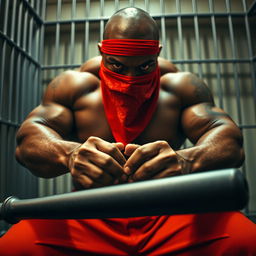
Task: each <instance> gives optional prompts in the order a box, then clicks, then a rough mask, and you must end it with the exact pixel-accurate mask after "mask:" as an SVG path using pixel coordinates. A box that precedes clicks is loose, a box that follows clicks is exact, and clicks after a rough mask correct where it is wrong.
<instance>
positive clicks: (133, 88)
mask: <svg viewBox="0 0 256 256" xmlns="http://www.w3.org/2000/svg"><path fill="white" fill-rule="evenodd" d="M99 75H100V78H101V90H102V98H103V104H104V109H105V114H106V117H107V120H108V123H109V125H110V128H111V131H112V134H113V136H114V138H115V140H116V141H117V142H122V143H123V144H125V145H126V144H128V143H130V142H132V141H133V140H134V139H135V138H136V137H137V136H138V135H139V134H140V133H141V132H142V131H143V130H144V129H145V128H146V126H147V125H148V123H149V121H150V120H151V118H152V115H153V113H154V111H155V109H156V106H157V100H158V95H159V87H160V70H159V67H157V68H156V69H155V70H154V71H153V72H151V73H149V74H146V75H143V76H125V75H121V74H118V73H115V72H113V71H111V70H109V69H107V68H106V67H105V66H104V65H103V63H101V68H100V73H99Z"/></svg>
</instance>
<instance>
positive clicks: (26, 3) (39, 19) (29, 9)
mask: <svg viewBox="0 0 256 256" xmlns="http://www.w3.org/2000/svg"><path fill="white" fill-rule="evenodd" d="M21 1H22V3H23V5H24V6H25V7H26V8H27V9H28V11H29V14H30V15H31V16H33V17H34V18H35V20H36V21H37V22H38V23H40V24H43V23H44V21H43V20H42V19H41V17H40V16H39V15H38V14H37V13H36V12H35V10H34V9H33V7H32V6H31V5H30V4H29V2H28V1H26V0H21ZM40 2H41V0H40Z"/></svg>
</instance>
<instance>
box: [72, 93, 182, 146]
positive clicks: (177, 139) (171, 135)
mask: <svg viewBox="0 0 256 256" xmlns="http://www.w3.org/2000/svg"><path fill="white" fill-rule="evenodd" d="M74 113H75V114H74V115H75V116H74V117H75V127H76V135H77V137H78V139H79V140H80V141H81V142H83V141H85V140H86V139H87V138H88V137H90V136H97V137H100V138H102V139H104V140H107V141H114V138H113V136H112V133H111V130H110V127H109V125H108V122H107V119H106V116H105V111H104V106H103V104H102V97H101V92H100V90H99V89H98V90H96V91H94V92H91V93H90V94H87V95H84V96H82V97H80V98H79V99H78V100H77V102H76V103H75V105H74ZM156 140H166V141H168V142H169V143H170V145H171V146H173V147H174V148H178V147H179V146H180V145H181V144H182V142H183V136H182V131H181V129H180V107H179V101H178V99H177V98H176V97H175V96H174V95H172V94H170V93H167V92H165V91H161V92H160V96H159V99H158V104H157V108H156V111H155V113H154V114H153V117H152V119H151V121H150V123H149V125H148V126H147V127H146V129H145V130H144V131H143V132H142V133H141V134H140V135H139V136H138V138H137V139H136V140H135V141H134V143H137V144H140V145H142V144H145V143H148V142H152V141H156Z"/></svg>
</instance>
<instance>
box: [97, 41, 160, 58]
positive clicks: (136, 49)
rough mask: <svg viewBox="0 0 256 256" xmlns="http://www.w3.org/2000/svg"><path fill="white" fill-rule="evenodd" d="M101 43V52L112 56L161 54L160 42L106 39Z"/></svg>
mask: <svg viewBox="0 0 256 256" xmlns="http://www.w3.org/2000/svg"><path fill="white" fill-rule="evenodd" d="M101 43H102V45H101V51H102V52H103V53H106V54H110V55H122V56H144V55H154V54H158V53H159V41H158V40H143V39H106V40H103V41H102V42H101Z"/></svg>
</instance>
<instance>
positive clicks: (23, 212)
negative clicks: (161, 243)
mask: <svg viewBox="0 0 256 256" xmlns="http://www.w3.org/2000/svg"><path fill="white" fill-rule="evenodd" d="M247 202H248V188H247V183H246V180H245V179H244V176H243V175H242V173H241V171H239V170H237V169H223V170H215V171H209V172H202V173H194V174H188V175H182V176H176V177H170V178H165V179H158V180H149V181H143V182H136V183H130V184H123V185H115V186H109V187H103V188H97V189H91V190H86V191H80V192H73V193H67V194H63V195H55V196H49V197H45V198H37V199H25V200H18V199H16V198H15V197H9V198H7V199H6V200H5V201H4V202H3V203H2V204H0V218H2V219H4V220H6V221H8V222H10V223H16V222H18V221H19V220H21V219H38V218H39V219H83V218H88V219H91V218H124V217H139V216H155V215H170V214H188V213H190V214H192V213H205V212H219V211H233V210H240V209H242V208H243V207H244V206H245V205H246V204H247Z"/></svg>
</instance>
